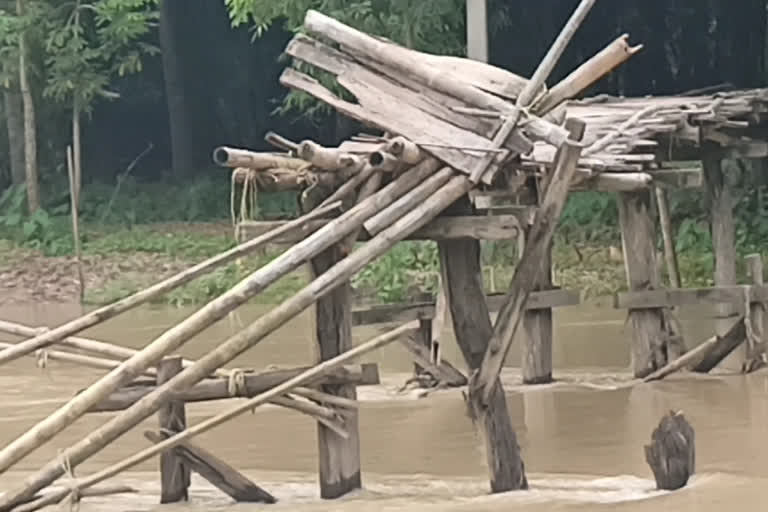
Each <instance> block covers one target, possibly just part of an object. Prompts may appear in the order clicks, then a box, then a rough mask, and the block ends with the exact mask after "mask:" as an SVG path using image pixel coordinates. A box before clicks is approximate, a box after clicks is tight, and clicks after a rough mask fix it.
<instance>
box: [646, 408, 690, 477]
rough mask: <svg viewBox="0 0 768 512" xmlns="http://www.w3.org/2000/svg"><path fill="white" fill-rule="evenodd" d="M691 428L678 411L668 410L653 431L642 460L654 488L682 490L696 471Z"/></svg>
mask: <svg viewBox="0 0 768 512" xmlns="http://www.w3.org/2000/svg"><path fill="white" fill-rule="evenodd" d="M695 441H696V439H695V433H694V431H693V427H692V426H691V424H690V423H688V420H686V418H685V416H683V414H682V412H674V411H670V412H669V413H668V414H666V415H665V416H664V417H663V418H662V419H661V421H660V422H659V426H658V427H656V428H655V429H654V430H653V434H652V435H651V444H649V445H646V446H645V447H644V448H645V460H646V462H648V465H649V466H650V467H651V470H652V471H653V476H654V478H655V479H656V487H657V488H658V489H663V490H667V491H674V490H677V489H681V488H682V487H685V485H686V484H687V483H688V479H690V477H691V476H693V474H694V472H695V469H696V446H695V444H696V443H695Z"/></svg>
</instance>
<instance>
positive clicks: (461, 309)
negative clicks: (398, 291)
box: [438, 199, 528, 492]
mask: <svg viewBox="0 0 768 512" xmlns="http://www.w3.org/2000/svg"><path fill="white" fill-rule="evenodd" d="M454 208H455V209H458V210H459V211H461V212H462V213H464V212H466V211H471V209H472V207H471V204H470V203H469V201H468V200H466V199H462V200H461V201H459V202H457V204H456V205H455V206H454ZM438 249H439V253H440V263H441V269H442V274H443V280H442V282H443V283H444V290H445V293H446V295H447V297H448V301H447V302H448V306H449V308H450V312H451V315H450V316H451V319H452V322H453V330H454V333H455V335H456V341H457V342H458V344H459V349H460V350H461V353H462V355H463V356H464V360H465V361H466V363H467V366H468V367H469V369H470V371H476V370H477V369H479V368H480V365H481V363H482V360H483V354H485V351H486V347H487V346H488V340H489V339H490V338H491V335H492V333H493V326H492V324H491V318H490V313H489V311H488V306H487V305H486V302H485V294H484V292H483V280H482V270H481V266H480V244H479V242H478V241H477V240H470V239H457V240H442V241H440V242H438ZM498 390H499V392H498V393H494V395H493V401H492V402H491V403H489V404H488V406H487V407H485V408H483V409H482V410H481V411H476V410H475V409H474V407H473V406H472V404H471V403H469V402H468V404H467V407H468V411H469V413H470V415H471V417H472V418H473V421H475V422H476V423H477V424H478V425H479V430H480V431H481V432H482V436H483V442H484V444H485V456H486V460H487V461H488V473H489V477H490V487H491V490H492V492H505V491H511V490H517V489H524V488H527V486H528V482H527V479H526V477H525V467H524V464H523V460H522V458H521V455H520V446H519V445H518V443H517V435H516V434H515V430H514V428H513V427H512V421H511V419H510V417H509V411H508V409H507V402H506V399H505V397H504V393H503V389H502V388H501V383H500V381H499V384H498Z"/></svg>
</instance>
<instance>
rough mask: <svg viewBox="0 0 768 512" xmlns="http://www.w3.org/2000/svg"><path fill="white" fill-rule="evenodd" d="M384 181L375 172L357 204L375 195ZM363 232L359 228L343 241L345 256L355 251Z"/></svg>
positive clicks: (364, 184)
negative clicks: (356, 243)
mask: <svg viewBox="0 0 768 512" xmlns="http://www.w3.org/2000/svg"><path fill="white" fill-rule="evenodd" d="M382 179H383V178H382V175H381V173H380V172H374V173H373V174H372V175H371V176H369V177H368V179H367V180H366V181H365V183H363V186H362V187H360V190H359V191H358V193H357V202H358V203H359V202H361V201H365V200H366V199H368V198H369V197H370V196H372V195H373V194H375V193H376V191H377V190H378V189H379V187H381V182H382ZM362 231H363V228H362V226H361V227H358V228H357V229H356V230H354V231H352V232H351V233H350V234H348V235H347V236H346V237H345V238H344V240H342V241H341V244H340V246H341V248H342V250H343V251H344V254H349V253H350V252H352V251H353V250H354V248H355V242H357V239H358V238H359V237H360V233H361V232H362Z"/></svg>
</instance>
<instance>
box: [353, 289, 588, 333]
mask: <svg viewBox="0 0 768 512" xmlns="http://www.w3.org/2000/svg"><path fill="white" fill-rule="evenodd" d="M486 302H487V304H488V309H489V310H490V311H499V309H500V308H501V306H502V304H503V303H504V295H503V294H494V295H486ZM579 304H581V295H580V294H579V292H576V291H573V290H563V289H554V290H540V291H535V292H531V294H530V295H529V297H528V302H527V303H526V305H525V308H526V310H527V311H530V310H537V309H553V308H560V307H568V306H577V305H579ZM434 314H435V303H434V302H426V301H425V302H415V303H411V304H391V305H390V304H384V305H378V306H372V307H365V308H362V307H361V308H356V309H354V310H353V311H352V323H353V324H354V325H370V324H379V323H389V322H409V321H411V320H418V319H420V318H432V317H433V316H434Z"/></svg>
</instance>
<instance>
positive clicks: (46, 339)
mask: <svg viewBox="0 0 768 512" xmlns="http://www.w3.org/2000/svg"><path fill="white" fill-rule="evenodd" d="M339 206H340V204H339V203H333V204H330V205H328V206H325V207H322V208H318V209H316V210H314V211H312V212H310V213H308V214H306V215H304V216H302V217H300V218H298V219H295V220H292V221H290V222H288V223H286V224H284V225H282V226H279V227H277V228H275V229H273V230H272V231H269V232H267V233H264V234H263V235H261V236H259V237H257V238H254V239H252V240H249V241H247V242H245V243H242V244H240V245H238V246H237V247H234V248H232V249H230V250H228V251H226V252H223V253H221V254H217V255H216V256H213V257H212V258H209V259H207V260H205V261H203V262H201V263H198V264H197V265H195V266H193V267H190V268H188V269H186V270H184V271H182V272H179V273H178V274H175V275H173V276H171V277H169V278H168V279H165V280H163V281H161V282H159V283H156V284H154V285H152V286H150V287H149V288H145V289H144V290H142V291H139V292H136V293H134V294H133V295H129V296H128V297H125V298H124V299H120V300H119V301H117V302H113V303H112V304H109V305H107V306H102V307H100V308H98V309H96V310H94V311H91V312H90V313H88V314H86V315H83V316H81V317H79V318H75V319H74V320H71V321H69V322H67V323H65V324H62V325H60V326H58V327H56V328H53V329H51V330H49V331H47V332H44V333H42V334H38V335H37V336H35V337H34V338H31V339H28V340H25V341H22V342H21V343H17V344H16V345H14V346H13V347H11V348H6V349H4V350H2V351H0V365H3V364H5V363H8V362H10V361H13V360H14V359H17V358H19V357H22V356H24V355H26V354H29V353H30V352H34V351H35V350H37V349H40V348H43V347H46V346H48V345H50V344H52V343H57V342H58V341H59V340H62V339H64V338H66V337H68V336H71V335H73V334H76V333H78V332H81V331H83V330H85V329H88V328H89V327H93V326H95V325H98V324H100V323H102V322H104V321H106V320H108V319H110V318H113V317H115V316H117V315H119V314H121V313H124V312H126V311H128V310H131V309H134V308H136V307H138V306H140V305H142V304H145V303H147V302H148V301H150V300H151V299H153V298H155V297H158V296H160V295H162V294H164V293H168V292H169V291H171V290H174V289H176V288H178V287H180V286H182V285H184V284H186V283H188V282H190V281H192V280H194V279H196V278H198V277H200V276H202V275H204V274H206V273H208V272H210V271H211V270H213V269H214V268H216V267H219V266H221V265H224V264H226V263H230V262H232V261H235V260H236V259H237V258H240V257H242V256H244V255H246V254H248V253H250V252H253V251H255V250H256V249H258V248H259V247H261V246H263V245H264V244H267V243H269V242H270V241H272V240H274V239H276V238H278V237H280V236H282V235H284V234H285V233H288V232H290V231H292V230H294V229H298V228H300V227H302V226H304V225H305V224H307V223H308V222H310V221H312V220H314V219H317V218H318V217H321V216H322V215H325V214H328V213H330V212H332V211H333V210H335V209H336V208H338V207H339ZM0 460H2V456H0ZM4 470H5V468H4V465H3V463H2V462H0V473H2V472H3V471H4Z"/></svg>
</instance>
